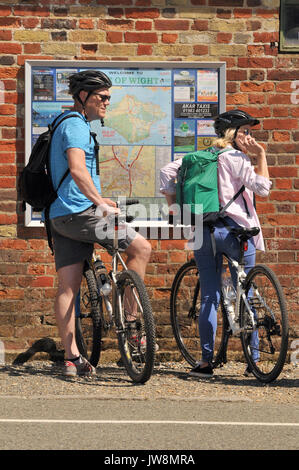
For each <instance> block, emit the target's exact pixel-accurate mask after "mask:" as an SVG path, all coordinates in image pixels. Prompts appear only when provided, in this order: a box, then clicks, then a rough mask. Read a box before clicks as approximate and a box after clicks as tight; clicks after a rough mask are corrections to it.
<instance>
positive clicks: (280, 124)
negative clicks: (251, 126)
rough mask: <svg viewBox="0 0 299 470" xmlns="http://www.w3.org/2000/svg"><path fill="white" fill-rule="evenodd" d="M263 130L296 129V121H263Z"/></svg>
mask: <svg viewBox="0 0 299 470" xmlns="http://www.w3.org/2000/svg"><path fill="white" fill-rule="evenodd" d="M263 128H264V129H269V130H274V129H278V130H282V129H296V128H298V120H297V119H265V120H264V121H263Z"/></svg>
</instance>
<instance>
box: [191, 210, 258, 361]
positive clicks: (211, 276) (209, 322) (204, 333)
mask: <svg viewBox="0 0 299 470" xmlns="http://www.w3.org/2000/svg"><path fill="white" fill-rule="evenodd" d="M225 220H226V222H227V223H228V225H230V226H231V227H238V224H236V222H234V221H233V220H232V219H231V218H229V217H226V218H225ZM214 236H215V243H216V259H215V256H214V253H213V248H212V242H211V233H210V230H209V228H208V227H206V226H204V227H203V242H202V247H201V248H200V249H198V250H195V251H194V256H195V260H196V264H197V268H198V271H199V274H200V288H201V307H200V314H199V335H200V341H201V349H202V361H204V362H211V361H212V359H213V353H214V342H215V336H216V329H217V309H218V306H219V302H220V286H221V268H222V253H225V254H227V255H228V256H230V257H231V258H232V259H234V260H237V261H239V250H240V244H239V242H238V240H237V239H236V237H235V236H233V235H232V234H231V233H230V231H229V230H228V229H227V227H225V225H223V223H222V222H221V221H219V222H217V223H216V225H215V232H214ZM255 253H256V250H255V246H254V243H253V241H252V239H250V240H249V241H248V250H247V251H246V252H245V272H246V273H247V272H248V271H249V270H250V269H251V268H252V267H253V266H254V265H255ZM231 276H232V280H233V283H234V285H236V282H237V273H236V271H235V270H234V269H231ZM257 343H258V335H257V332H254V333H253V334H252V338H251V345H254V344H257ZM254 351H255V350H254V349H253V359H254V360H255V361H256V360H257V359H258V358H257V356H256V357H254V355H255V352H254Z"/></svg>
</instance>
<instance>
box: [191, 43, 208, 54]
mask: <svg viewBox="0 0 299 470" xmlns="http://www.w3.org/2000/svg"><path fill="white" fill-rule="evenodd" d="M208 53H209V46H202V45H196V46H194V47H193V54H194V55H207V54H208Z"/></svg>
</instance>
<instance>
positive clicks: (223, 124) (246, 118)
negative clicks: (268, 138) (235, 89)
mask: <svg viewBox="0 0 299 470" xmlns="http://www.w3.org/2000/svg"><path fill="white" fill-rule="evenodd" d="M259 122H260V121H259V120H258V119H255V118H253V117H252V116H250V114H248V113H246V112H245V111H242V110H241V109H234V110H232V111H226V112H225V113H222V114H219V116H217V117H216V119H215V121H214V129H215V132H216V134H217V136H218V137H223V136H224V133H225V131H226V129H239V127H241V126H245V125H246V124H249V125H250V126H256V125H257V124H259Z"/></svg>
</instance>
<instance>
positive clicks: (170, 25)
mask: <svg viewBox="0 0 299 470" xmlns="http://www.w3.org/2000/svg"><path fill="white" fill-rule="evenodd" d="M154 24H155V29H156V30H157V31H188V30H189V21H188V20H172V19H171V20H155V23H154Z"/></svg>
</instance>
